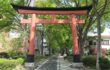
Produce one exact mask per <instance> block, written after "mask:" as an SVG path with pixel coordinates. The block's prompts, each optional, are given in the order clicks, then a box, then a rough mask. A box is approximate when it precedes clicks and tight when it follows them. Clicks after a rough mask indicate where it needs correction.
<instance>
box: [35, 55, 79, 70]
mask: <svg viewBox="0 0 110 70" xmlns="http://www.w3.org/2000/svg"><path fill="white" fill-rule="evenodd" d="M35 70H79V69H75V68H71V63H70V62H68V61H67V60H64V59H63V57H62V56H53V57H51V58H50V59H48V60H46V61H45V62H43V63H42V64H41V65H40V66H39V67H37V68H36V69H35Z"/></svg>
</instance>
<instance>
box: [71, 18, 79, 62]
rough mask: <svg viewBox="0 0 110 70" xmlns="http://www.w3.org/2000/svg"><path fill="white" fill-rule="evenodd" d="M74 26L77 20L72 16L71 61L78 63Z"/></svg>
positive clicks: (76, 38)
mask: <svg viewBox="0 0 110 70" xmlns="http://www.w3.org/2000/svg"><path fill="white" fill-rule="evenodd" d="M76 24H77V18H76V17H75V16H72V38H73V61H74V62H80V55H79V48H78V36H77V28H76Z"/></svg>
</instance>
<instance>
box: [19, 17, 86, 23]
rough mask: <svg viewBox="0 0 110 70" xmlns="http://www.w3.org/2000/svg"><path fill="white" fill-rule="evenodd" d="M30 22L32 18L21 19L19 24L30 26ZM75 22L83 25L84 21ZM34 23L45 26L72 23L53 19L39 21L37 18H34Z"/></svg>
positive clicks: (69, 20) (67, 20)
mask: <svg viewBox="0 0 110 70" xmlns="http://www.w3.org/2000/svg"><path fill="white" fill-rule="evenodd" d="M31 21H32V18H28V19H21V23H23V24H26V23H30V24H31ZM76 22H77V23H79V24H83V23H84V22H85V21H84V20H81V19H78V20H76ZM35 23H36V24H39V23H40V24H46V23H49V24H69V23H72V22H71V19H55V18H53V19H39V18H36V20H35Z"/></svg>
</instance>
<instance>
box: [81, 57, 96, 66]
mask: <svg viewBox="0 0 110 70" xmlns="http://www.w3.org/2000/svg"><path fill="white" fill-rule="evenodd" d="M82 62H83V64H84V65H85V66H90V67H95V65H96V57H95V56H92V55H89V56H84V57H83V58H82Z"/></svg>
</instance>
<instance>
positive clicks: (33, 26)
mask: <svg viewBox="0 0 110 70" xmlns="http://www.w3.org/2000/svg"><path fill="white" fill-rule="evenodd" d="M35 18H36V15H35V14H32V21H31V27H30V38H29V42H30V43H29V49H28V55H33V54H34V51H35V50H34V48H35V47H34V46H35V31H36V23H35V22H36V19H35Z"/></svg>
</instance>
